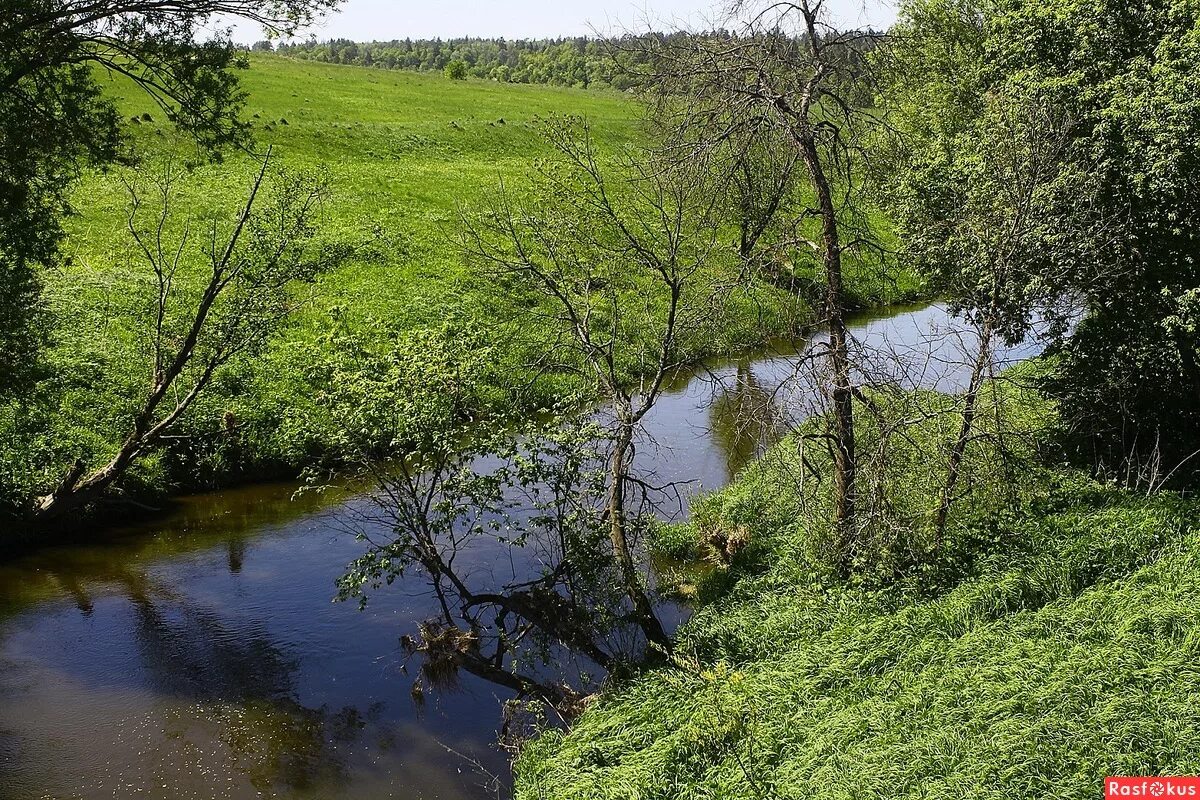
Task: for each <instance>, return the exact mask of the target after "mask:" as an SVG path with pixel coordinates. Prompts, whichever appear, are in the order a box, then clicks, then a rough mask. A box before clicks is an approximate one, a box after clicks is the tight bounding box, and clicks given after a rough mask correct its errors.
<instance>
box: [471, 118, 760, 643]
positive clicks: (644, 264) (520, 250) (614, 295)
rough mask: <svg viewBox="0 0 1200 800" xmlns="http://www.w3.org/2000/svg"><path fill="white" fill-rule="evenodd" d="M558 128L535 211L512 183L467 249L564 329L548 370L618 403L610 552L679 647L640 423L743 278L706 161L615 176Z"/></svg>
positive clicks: (628, 586) (585, 140)
mask: <svg viewBox="0 0 1200 800" xmlns="http://www.w3.org/2000/svg"><path fill="white" fill-rule="evenodd" d="M547 132H548V136H549V138H550V141H551V143H552V144H553V146H554V147H555V150H556V152H557V154H558V159H557V160H556V161H555V162H554V163H552V164H547V165H546V166H545V167H544V168H543V169H542V171H541V173H540V175H539V176H538V185H539V190H538V191H539V193H540V194H541V195H542V196H541V198H540V200H541V202H540V203H539V206H538V207H537V209H536V210H530V209H528V208H521V207H519V206H518V205H516V204H515V203H514V202H513V201H512V199H511V197H509V196H508V195H507V194H504V193H501V195H500V197H499V198H498V200H497V204H496V206H495V207H494V208H493V209H492V211H491V212H490V213H488V214H486V215H483V216H478V217H474V218H470V219H468V220H467V226H466V236H465V241H466V246H467V248H468V251H469V252H470V254H471V255H472V257H473V258H474V260H475V261H476V262H477V263H478V264H480V265H481V266H482V267H483V268H484V269H485V270H486V271H487V272H488V273H490V274H491V276H492V277H493V278H494V279H495V280H496V281H498V282H499V283H501V284H502V285H504V286H506V287H509V288H511V289H512V291H514V292H517V293H519V294H523V295H526V296H529V297H531V298H532V300H533V301H534V302H535V303H536V306H535V308H536V309H537V310H536V311H535V313H536V314H537V315H539V316H540V317H541V318H542V319H543V321H544V323H545V330H547V331H548V332H550V335H551V336H552V337H553V343H552V345H551V346H550V347H549V349H548V352H547V356H546V358H545V359H544V361H543V363H542V364H541V365H540V368H541V369H543V370H565V371H569V372H574V373H576V374H579V375H581V376H583V377H584V378H586V379H587V380H589V381H590V382H591V383H592V385H593V386H594V387H595V389H596V392H597V394H598V395H599V396H600V397H601V398H602V399H603V401H604V403H605V404H607V405H608V407H609V409H610V412H611V419H610V421H609V425H610V430H609V437H608V438H609V449H608V454H607V461H608V475H607V508H606V510H605V516H606V518H607V521H608V526H609V538H610V544H611V548H612V554H613V557H614V558H615V559H616V562H617V564H618V565H619V567H620V576H621V581H622V585H623V588H624V591H625V593H626V595H627V597H628V598H629V601H630V603H631V604H632V606H633V609H634V614H635V616H636V618H637V619H638V621H639V624H640V625H641V626H642V628H643V630H644V632H645V634H646V636H647V638H648V639H649V640H650V641H652V642H654V643H656V644H657V645H658V646H660V647H662V648H669V647H670V642H669V639H668V637H667V635H666V633H665V632H664V630H663V628H662V625H661V623H660V622H659V620H658V618H657V616H656V615H655V613H654V609H653V605H652V603H651V601H650V599H649V597H648V595H647V593H646V589H645V587H644V585H643V578H642V575H641V574H640V573H641V568H640V567H639V559H638V556H637V542H636V541H634V537H633V535H632V527H633V526H632V523H631V514H632V513H634V512H633V511H632V509H633V508H634V501H635V500H639V501H640V500H644V499H645V497H646V496H647V493H648V491H649V490H650V488H651V487H649V486H648V485H647V484H646V483H645V482H644V481H640V480H639V479H637V478H636V477H635V475H634V470H633V464H634V457H635V451H636V445H637V441H638V431H639V425H640V423H641V421H642V420H643V418H644V417H645V416H646V414H647V413H648V412H649V411H650V410H651V409H652V408H653V407H654V405H655V403H656V402H657V400H658V398H659V397H660V395H661V393H662V391H663V388H664V384H665V382H666V381H667V379H668V378H669V376H670V375H671V374H672V373H673V371H674V370H676V369H677V368H678V367H680V366H682V365H683V364H684V363H686V362H687V361H688V360H689V356H688V348H689V347H691V346H693V345H694V343H695V342H696V340H697V337H698V335H700V334H701V333H702V332H703V331H704V330H705V329H706V328H708V327H711V326H714V325H717V324H719V319H720V313H719V311H720V308H719V306H720V303H721V298H722V297H723V296H724V295H725V294H726V293H727V291H728V288H729V287H728V284H727V283H724V282H723V281H729V280H733V278H731V277H730V276H729V275H728V274H725V273H723V272H722V270H721V269H720V268H719V266H718V265H719V264H720V263H721V259H720V258H719V257H718V254H719V253H720V252H723V251H722V249H721V248H720V247H719V244H718V228H719V224H718V214H719V209H720V199H719V197H718V193H717V192H714V191H712V184H711V172H710V170H709V169H708V168H707V161H706V160H704V159H696V160H692V161H690V162H674V163H672V162H667V161H663V160H659V159H654V158H651V157H647V158H644V159H639V160H634V161H632V162H628V163H626V164H624V172H623V173H621V174H622V180H620V181H610V176H609V174H608V171H606V170H605V169H604V168H603V167H602V166H601V164H600V160H599V157H598V155H597V152H596V150H595V145H594V142H593V140H592V138H591V136H590V135H589V132H588V129H587V126H586V125H585V124H584V125H580V124H572V123H570V122H569V121H558V122H557V123H554V124H551V125H550V126H549V127H548V128H547ZM725 261H729V259H725ZM734 277H736V276H734Z"/></svg>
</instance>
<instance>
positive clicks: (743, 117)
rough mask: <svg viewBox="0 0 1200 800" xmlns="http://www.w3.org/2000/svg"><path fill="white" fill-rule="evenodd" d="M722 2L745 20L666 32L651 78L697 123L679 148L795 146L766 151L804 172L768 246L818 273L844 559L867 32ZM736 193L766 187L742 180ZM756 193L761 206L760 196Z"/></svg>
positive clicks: (803, 5)
mask: <svg viewBox="0 0 1200 800" xmlns="http://www.w3.org/2000/svg"><path fill="white" fill-rule="evenodd" d="M732 11H733V14H734V16H735V18H738V19H742V20H744V22H743V24H742V25H741V30H740V31H739V32H738V35H736V36H717V35H712V36H697V37H690V38H687V39H683V40H667V41H666V42H665V43H664V44H663V45H662V46H661V47H660V48H658V49H657V51H656V52H655V53H654V55H653V57H652V58H651V59H650V63H651V69H652V71H653V72H654V75H653V77H652V79H651V80H652V83H653V85H655V86H656V87H658V89H659V91H661V92H663V93H665V94H666V95H667V96H668V97H669V98H683V100H682V102H671V103H669V104H670V105H674V106H675V107H676V109H677V110H676V114H677V115H678V118H679V119H678V122H677V126H678V127H679V128H681V129H686V130H693V131H702V132H703V133H701V134H700V140H699V141H698V142H697V141H696V140H694V139H691V140H689V139H684V140H683V141H684V143H685V145H686V146H685V147H684V148H683V149H682V151H681V158H688V157H689V154H690V152H692V151H694V150H695V149H696V147H697V145H698V146H700V147H701V148H703V147H710V148H711V147H714V146H716V145H717V144H719V143H724V142H727V141H730V140H731V139H733V138H735V137H736V138H740V140H741V141H743V142H747V143H751V142H754V141H755V140H756V137H755V136H754V135H751V134H752V133H753V132H754V130H755V129H758V128H767V129H770V130H772V131H774V132H775V137H776V141H780V140H781V141H784V142H786V146H787V147H789V148H790V149H791V151H792V152H793V153H794V154H795V162H793V161H792V160H791V159H790V158H782V159H781V158H780V157H779V156H777V155H775V156H773V159H774V165H773V166H772V168H771V171H769V172H767V173H765V174H767V175H771V174H773V175H774V176H775V178H774V179H773V180H771V181H769V182H768V186H775V187H781V188H784V189H786V187H787V182H788V181H790V179H791V174H792V170H793V167H792V166H791V165H792V164H793V163H796V164H798V166H799V169H800V171H801V172H802V174H803V175H804V178H805V185H804V202H803V203H802V204H800V207H799V208H797V209H796V210H795V211H794V212H793V213H794V216H793V217H792V219H790V220H789V221H788V224H786V226H785V230H786V235H785V236H783V237H781V240H780V241H778V242H776V246H777V247H779V248H780V249H783V250H786V251H788V252H789V254H792V255H794V256H795V257H796V258H806V257H807V258H814V257H815V259H816V260H817V263H818V264H819V268H820V270H821V272H822V273H823V284H824V285H823V297H822V298H821V303H822V306H823V309H822V310H823V318H824V324H825V325H826V327H827V329H828V332H829V341H828V344H827V346H826V348H825V354H826V356H827V363H828V368H829V370H828V371H829V377H828V383H827V385H828V396H829V415H828V419H829V420H830V423H831V424H830V427H829V430H828V431H826V432H825V433H824V435H823V436H824V439H825V440H826V442H827V443H828V445H829V447H830V449H831V453H832V457H833V458H832V460H833V473H834V481H833V482H834V501H835V502H834V509H833V516H834V520H833V521H834V527H835V529H836V532H837V538H838V543H837V545H836V548H837V550H838V552H839V559H840V560H841V561H842V562H843V563H846V564H848V563H850V562H851V561H853V560H854V558H855V551H856V549H857V544H856V533H855V529H856V524H857V520H856V511H857V480H856V471H857V456H856V449H855V428H854V416H855V409H854V404H855V395H856V387H855V385H854V379H853V375H852V373H853V363H852V353H851V343H850V340H849V334H848V331H847V326H846V316H847V313H848V310H849V302H848V300H847V295H846V289H845V279H844V263H843V262H844V260H845V259H847V258H849V257H851V255H852V254H854V253H856V252H858V251H861V250H863V249H869V248H871V247H872V246H873V241H872V236H871V234H870V231H869V229H868V228H867V227H866V226H865V225H863V224H862V215H863V211H864V209H863V206H862V205H861V202H860V190H861V181H862V177H863V174H864V170H863V167H864V159H863V150H862V138H863V136H864V135H865V134H866V132H867V131H868V130H869V129H870V127H871V121H872V115H871V114H870V110H869V109H867V108H864V107H862V106H861V105H860V104H859V103H858V99H859V98H858V96H859V95H861V94H862V90H861V87H862V85H863V83H864V81H865V80H866V77H867V75H866V70H865V69H864V64H863V60H862V58H861V53H862V51H863V49H864V47H865V46H866V45H865V44H864V43H869V42H870V41H872V40H873V39H875V38H877V37H876V36H875V35H874V34H870V33H864V32H857V31H850V32H844V31H838V30H836V29H834V28H833V27H832V26H830V25H829V24H828V23H827V22H826V21H825V16H824V2H823V1H822V0H815V1H814V0H800V2H786V3H761V4H756V3H748V2H737V3H734V4H733V9H732ZM759 138H761V137H759ZM770 146H771V145H770V144H769V143H768V147H770ZM734 163H735V164H736V163H737V162H736V161H735V162H734ZM742 163H743V164H746V163H750V162H749V161H743V162H742ZM744 194H745V196H746V197H750V198H754V197H763V196H764V195H762V194H761V192H758V191H757V190H755V189H754V187H753V186H752V185H750V184H746V190H745V193H744ZM781 196H783V195H781V194H780V190H779V189H772V190H770V191H768V192H767V193H766V195H765V197H766V198H767V199H768V203H767V204H766V205H765V208H766V209H768V210H770V211H771V213H772V214H773V213H775V211H776V207H777V204H776V202H775V200H774V198H777V197H781ZM756 204H757V206H758V207H759V210H758V211H757V212H756V213H757V215H758V216H759V217H760V218H762V216H761V215H762V208H763V207H764V206H763V204H762V203H761V202H757V201H756ZM768 219H769V217H768ZM814 225H815V227H814Z"/></svg>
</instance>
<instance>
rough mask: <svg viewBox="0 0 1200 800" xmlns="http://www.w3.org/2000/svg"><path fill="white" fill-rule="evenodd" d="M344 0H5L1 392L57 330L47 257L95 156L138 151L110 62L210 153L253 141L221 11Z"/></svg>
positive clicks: (314, 6)
mask: <svg viewBox="0 0 1200 800" xmlns="http://www.w3.org/2000/svg"><path fill="white" fill-rule="evenodd" d="M339 2H340V0H178V1H177V2H162V1H161V0H130V2H116V0H0V151H2V152H3V153H4V159H3V160H2V161H0V360H2V361H3V362H4V363H5V364H6V365H9V368H8V369H6V370H5V372H4V374H3V376H2V377H0V400H3V399H4V398H5V397H6V396H10V395H12V394H13V393H14V392H16V391H18V390H19V389H21V388H23V387H27V386H28V385H29V383H30V381H31V380H33V379H34V378H35V377H36V374H37V369H36V366H37V353H38V351H39V349H40V347H41V346H42V345H43V344H44V340H45V335H46V333H47V331H48V325H47V324H46V319H45V314H44V310H43V309H42V306H41V303H40V300H39V294H40V292H39V286H40V280H39V273H38V270H39V268H40V267H44V266H48V265H52V264H53V263H54V260H55V258H56V257H57V254H58V246H59V243H60V241H61V238H62V228H61V225H60V221H61V219H62V217H63V216H64V215H65V214H67V213H68V212H69V211H70V208H69V204H68V200H67V193H68V190H69V188H70V186H71V184H72V181H73V179H74V177H75V176H76V175H77V174H78V173H79V171H80V170H81V169H83V168H85V167H88V166H105V165H110V164H113V163H116V162H119V161H123V160H127V159H128V158H129V157H130V154H129V152H128V151H127V149H126V148H125V147H124V143H125V140H124V136H123V133H122V130H121V125H120V119H119V117H118V115H117V113H116V110H115V108H114V106H113V105H112V103H111V101H109V100H108V99H106V98H105V97H104V95H103V93H102V90H101V85H100V83H99V81H98V79H99V75H100V71H107V72H108V73H110V74H117V75H123V76H125V77H127V78H128V79H130V80H132V81H133V82H134V83H136V84H137V85H138V86H140V87H141V88H142V89H144V90H145V91H146V92H147V93H148V94H149V95H150V97H152V98H153V99H154V100H155V102H157V103H158V104H159V105H160V106H161V107H162V109H163V113H164V114H165V115H166V116H167V118H168V119H169V120H170V121H171V122H173V123H174V124H175V125H177V126H178V127H179V128H181V129H183V130H185V131H187V132H188V133H189V134H191V135H192V136H193V137H194V138H195V139H196V141H197V142H199V144H200V145H201V146H202V147H203V148H205V149H206V150H207V151H208V152H209V153H210V154H213V155H216V154H218V153H219V151H220V149H221V148H222V147H224V146H226V145H229V144H234V143H242V142H245V141H246V136H247V132H248V130H249V128H248V125H247V124H246V123H244V122H242V121H241V120H240V119H239V110H240V108H241V105H242V101H243V95H242V93H241V91H240V90H239V89H238V83H237V80H236V78H235V76H234V75H233V73H232V72H231V71H230V70H231V68H233V67H237V66H242V65H243V61H242V60H241V57H240V55H239V51H238V50H237V48H235V47H234V46H233V44H232V43H231V42H229V41H228V40H221V39H213V40H209V41H203V42H201V41H198V39H197V35H198V33H199V32H200V31H201V30H202V29H203V28H204V27H205V26H206V25H208V24H209V23H210V22H211V21H213V20H214V19H215V18H217V17H218V15H227V16H233V17H239V18H241V19H246V20H251V21H254V22H258V23H261V24H262V25H263V26H265V27H266V28H268V29H269V30H271V31H274V32H277V33H292V32H294V31H295V30H297V29H298V28H299V27H300V26H302V25H304V24H306V23H308V22H311V21H312V20H313V19H314V18H315V17H316V16H317V15H319V14H321V13H323V12H325V11H327V10H330V9H332V8H334V7H336V6H337V5H338V3H339Z"/></svg>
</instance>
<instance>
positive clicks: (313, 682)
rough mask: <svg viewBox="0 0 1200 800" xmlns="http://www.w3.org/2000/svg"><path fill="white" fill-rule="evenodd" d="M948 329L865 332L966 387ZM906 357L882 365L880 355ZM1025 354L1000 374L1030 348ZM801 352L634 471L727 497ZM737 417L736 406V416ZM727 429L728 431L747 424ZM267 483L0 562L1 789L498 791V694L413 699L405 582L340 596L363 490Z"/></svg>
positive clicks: (705, 413) (673, 397) (476, 689)
mask: <svg viewBox="0 0 1200 800" xmlns="http://www.w3.org/2000/svg"><path fill="white" fill-rule="evenodd" d="M955 330H956V327H955V325H954V323H953V321H952V320H950V319H949V317H948V316H947V314H946V312H945V311H944V309H942V308H941V307H939V306H936V305H935V306H927V307H924V308H915V309H904V310H899V311H898V312H896V311H894V312H893V313H892V314H891V315H890V316H878V317H875V318H868V319H864V320H862V321H861V322H860V323H859V324H858V325H857V326H856V328H855V333H856V336H857V338H858V339H859V340H861V341H863V342H866V343H869V344H871V345H872V346H873V347H875V348H878V350H877V355H878V357H879V361H880V364H881V367H886V366H887V365H888V364H889V363H890V362H891V361H892V360H893V358H894V357H895V356H900V357H910V358H913V359H914V361H915V362H919V363H921V364H922V365H925V366H926V367H927V368H926V369H925V371H924V372H923V373H922V374H921V377H920V379H919V380H918V382H919V383H920V384H922V385H925V386H930V387H933V386H936V387H938V388H942V389H954V388H957V387H959V386H960V385H961V384H962V383H963V381H964V376H965V374H966V368H965V367H964V366H963V365H962V364H963V358H962V356H961V354H960V352H959V348H958V346H957V345H956V343H955V342H956V336H955V335H954V332H955ZM893 344H894V345H895V347H896V349H897V352H896V353H893V352H891V345H893ZM1038 349H1039V348H1038V346H1037V345H1035V344H1030V345H1027V346H1022V347H1019V348H1014V349H1012V350H1010V351H1006V352H1005V353H1003V354H1002V355H1001V359H1002V360H1004V361H1014V360H1019V359H1021V358H1024V357H1027V356H1029V355H1032V354H1034V353H1036V352H1037V350H1038ZM799 360H800V359H799V356H798V355H797V354H796V351H795V350H791V351H790V352H789V351H788V349H787V348H776V349H773V350H769V351H764V352H762V353H759V354H757V355H754V356H747V357H745V358H742V359H735V360H729V361H721V362H715V363H713V364H710V365H708V366H707V367H705V368H703V369H700V370H697V371H696V372H694V373H691V374H689V375H685V376H680V378H679V379H678V380H677V381H676V382H675V384H674V385H673V386H672V387H671V391H670V392H669V393H668V394H666V395H665V396H664V397H663V398H662V400H661V401H660V403H659V404H658V406H657V407H656V408H655V410H654V412H653V413H652V414H651V415H649V416H648V418H647V436H646V441H644V442H643V443H642V444H641V448H640V451H639V462H640V466H641V467H642V468H643V469H645V470H648V471H652V472H655V473H656V474H657V475H658V476H659V478H660V479H661V480H669V481H690V482H691V483H690V484H688V486H689V490H690V491H694V490H698V489H701V488H704V489H712V488H716V487H719V486H722V485H724V484H725V483H726V482H728V480H729V479H730V477H731V475H733V474H735V473H736V472H737V470H738V469H740V468H741V467H742V466H743V465H744V464H745V463H746V461H747V460H748V459H749V458H752V457H753V456H754V455H755V453H756V452H757V451H759V450H760V449H761V447H762V446H763V444H764V441H763V440H767V441H769V440H770V439H771V438H772V434H773V430H772V428H773V425H772V424H769V423H764V424H763V425H759V426H754V425H750V426H747V425H745V424H741V423H739V424H736V425H735V424H734V422H733V419H734V416H735V412H737V411H739V410H745V409H746V408H747V407H751V406H752V407H754V408H760V409H761V408H764V407H774V408H776V409H790V410H791V412H792V415H793V416H796V415H802V414H803V413H804V411H805V408H806V405H807V403H806V400H807V399H808V398H807V396H806V391H807V389H805V388H804V387H803V386H801V385H795V386H791V385H788V383H787V379H788V378H789V376H792V375H793V374H794V373H795V372H796V364H797V362H798V361H799ZM741 417H744V415H741ZM741 417H739V418H741ZM294 490H295V486H294V485H291V484H288V485H263V486H255V487H251V488H244V489H236V490H231V491H225V492H219V493H215V494H208V495H202V496H197V497H190V498H185V499H182V500H180V501H179V502H178V503H177V504H176V506H175V508H174V509H173V510H172V511H171V512H170V513H169V514H168V515H166V516H164V517H159V518H157V519H155V520H153V521H152V522H146V523H141V524H138V525H136V526H130V527H126V528H123V529H120V530H116V531H105V532H104V533H102V534H101V533H98V534H97V535H96V542H95V543H94V544H91V545H86V546H84V545H72V546H65V547H58V548H52V549H47V550H43V551H40V552H38V553H36V554H34V555H31V556H29V557H26V558H24V559H22V560H19V561H16V562H12V563H8V564H4V565H0V798H2V799H3V800H35V799H37V800H41V799H42V798H55V799H56V800H57V799H59V798H62V799H64V800H65V799H66V798H87V799H88V800H90V799H91V798H127V797H128V798H135V797H136V798H143V797H144V798H163V799H164V800H165V799H166V798H206V799H207V798H257V797H280V798H333V797H353V798H358V799H360V800H374V799H375V798H440V799H442V800H462V799H464V798H485V797H495V796H496V793H497V787H495V786H492V785H489V780H488V778H487V777H486V775H485V773H486V772H491V773H494V774H497V775H503V774H504V773H505V770H506V766H505V765H506V760H505V757H504V755H503V753H501V752H500V751H499V749H498V748H497V747H496V746H495V744H494V743H495V741H496V731H497V728H498V724H499V721H500V708H499V707H500V703H501V701H503V700H504V699H506V698H507V697H508V696H509V695H508V694H507V693H506V692H505V691H504V690H501V689H499V688H497V687H494V686H491V685H490V684H487V683H484V682H482V681H479V680H477V679H474V678H471V677H469V676H468V677H466V678H464V680H463V682H462V687H461V691H458V692H454V693H449V694H446V693H438V694H436V695H431V696H429V697H428V698H427V701H426V703H425V705H424V707H423V708H421V707H418V706H417V705H416V704H415V703H414V702H413V700H412V698H411V697H410V694H409V689H410V686H411V681H410V680H409V679H408V678H407V677H406V676H405V675H404V673H403V666H404V663H405V662H404V657H403V653H402V652H401V651H400V648H399V647H398V637H399V636H400V635H401V634H404V633H411V632H412V631H413V630H414V628H415V625H416V623H417V622H419V621H420V620H422V619H425V618H426V617H427V616H428V613H427V609H428V602H429V599H428V597H427V596H426V594H425V591H424V589H425V586H424V584H423V583H422V582H421V581H420V580H419V579H418V578H415V577H414V578H411V579H408V580H406V581H398V582H397V583H396V584H395V585H394V586H392V587H391V588H390V589H388V590H385V591H381V592H378V593H376V594H374V595H373V596H372V598H371V603H370V605H369V606H368V608H367V610H366V611H361V612H360V611H359V610H358V607H357V605H356V604H354V603H332V602H331V599H332V597H333V595H334V593H335V589H334V585H333V581H334V579H335V578H336V577H337V576H338V575H339V574H340V573H341V572H342V570H343V568H344V567H345V565H346V564H347V563H348V562H349V561H351V560H352V559H353V558H354V557H356V556H357V555H359V554H361V552H362V549H363V545H362V544H361V543H359V542H358V541H356V540H355V538H354V537H353V536H352V535H351V534H349V533H348V532H347V531H346V527H347V526H346V524H344V523H345V521H346V519H348V518H350V517H352V516H353V512H354V509H355V507H356V503H360V502H361V501H357V500H356V499H355V498H341V499H331V498H328V497H325V498H319V497H314V496H302V497H300V498H299V499H293V492H294Z"/></svg>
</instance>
